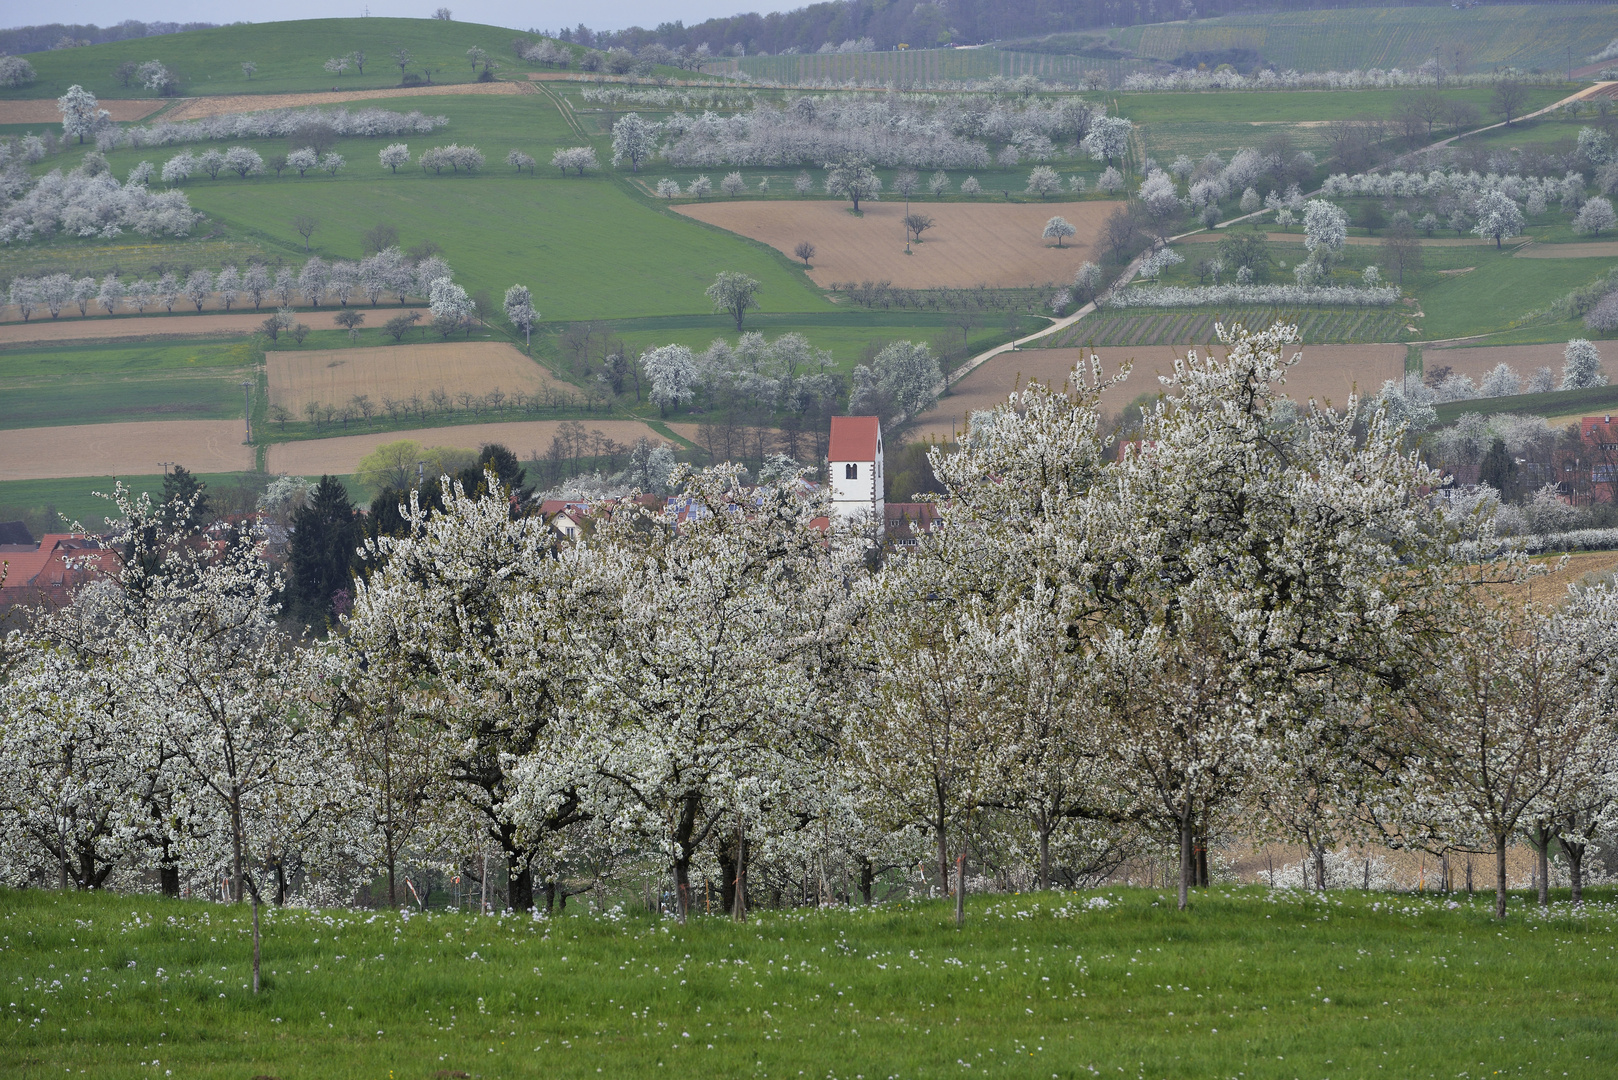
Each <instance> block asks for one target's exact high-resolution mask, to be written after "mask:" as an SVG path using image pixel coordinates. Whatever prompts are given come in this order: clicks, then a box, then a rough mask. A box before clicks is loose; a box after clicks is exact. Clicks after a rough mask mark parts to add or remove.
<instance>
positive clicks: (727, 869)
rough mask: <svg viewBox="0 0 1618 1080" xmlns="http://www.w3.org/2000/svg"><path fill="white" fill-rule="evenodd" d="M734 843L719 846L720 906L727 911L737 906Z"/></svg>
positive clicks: (736, 873)
mask: <svg viewBox="0 0 1618 1080" xmlns="http://www.w3.org/2000/svg"><path fill="white" fill-rule="evenodd" d="M733 844H734V841H733V842H732V844H721V845H720V846H719V851H718V855H719V906H720V907H722V908H724V909H725V910H726V911H734V910H735V908H736V878H737V876H738V872H737V868H736V848H735V847H734V846H733Z"/></svg>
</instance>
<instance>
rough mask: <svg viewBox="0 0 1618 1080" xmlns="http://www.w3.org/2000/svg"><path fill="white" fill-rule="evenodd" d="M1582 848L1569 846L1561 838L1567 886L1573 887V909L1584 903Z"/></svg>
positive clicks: (1577, 845)
mask: <svg viewBox="0 0 1618 1080" xmlns="http://www.w3.org/2000/svg"><path fill="white" fill-rule="evenodd" d="M1584 847H1585V845H1583V844H1570V843H1568V840H1567V837H1565V836H1564V837H1562V853H1563V854H1564V855H1566V856H1567V874H1568V879H1569V884H1570V885H1572V887H1573V890H1572V891H1573V896H1572V899H1573V906H1574V907H1578V906H1579V905H1581V904H1583V903H1584Z"/></svg>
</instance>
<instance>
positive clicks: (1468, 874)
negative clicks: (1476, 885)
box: [1466, 852, 1472, 896]
mask: <svg viewBox="0 0 1618 1080" xmlns="http://www.w3.org/2000/svg"><path fill="white" fill-rule="evenodd" d="M1466 895H1467V896H1471V895H1472V853H1471V852H1467V855H1466Z"/></svg>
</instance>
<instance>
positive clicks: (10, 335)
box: [0, 305, 428, 345]
mask: <svg viewBox="0 0 1618 1080" xmlns="http://www.w3.org/2000/svg"><path fill="white" fill-rule="evenodd" d="M204 306H205V307H206V305H204ZM410 310H411V309H410V308H388V309H386V310H385V311H384V312H383V313H382V314H383V316H384V318H385V319H390V318H392V317H393V316H395V315H398V314H400V313H401V312H402V313H406V314H408V313H409V312H410ZM8 311H9V309H8ZM336 314H337V313H336V312H335V311H329V310H327V309H325V308H322V309H321V310H319V311H300V312H298V318H299V319H300V320H301V321H303V322H305V323H307V324H309V326H310V327H312V328H313V329H316V330H336V329H339V327H338V325H337V324H336V323H335V322H333V321H332V319H333V318H334V317H335V316H336ZM268 315H269V313H268V312H267V311H258V312H255V311H253V310H252V309H251V308H249V309H248V310H247V311H245V312H243V311H241V310H240V309H239V308H238V310H236V311H233V312H231V313H230V314H229V315H223V314H221V315H169V314H167V313H166V312H160V313H159V314H156V315H135V316H129V317H124V316H119V317H116V318H108V317H105V316H103V317H99V318H98V317H96V316H93V315H92V316H90V317H89V318H83V319H79V318H74V319H68V318H62V319H51V318H48V317H47V318H44V319H41V318H40V317H39V316H38V315H35V316H34V318H33V319H32V320H31V321H29V322H20V321H18V322H0V345H14V344H20V343H23V342H30V341H111V340H115V339H118V338H132V339H133V338H152V337H164V338H170V337H199V336H204V335H209V336H212V335H220V336H223V335H227V334H250V333H252V332H253V331H254V330H257V329H258V328H259V326H260V325H261V324H262V323H263V322H264V320H265V319H266V318H267V317H268ZM427 317H428V316H427V313H426V311H425V310H424V311H423V312H422V319H423V320H424V321H425V320H426V319H427ZM376 321H377V323H378V324H379V325H380V323H381V322H382V321H384V319H377V320H376ZM361 333H364V329H363V328H362V330H361Z"/></svg>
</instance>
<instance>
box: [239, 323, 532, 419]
mask: <svg viewBox="0 0 1618 1080" xmlns="http://www.w3.org/2000/svg"><path fill="white" fill-rule="evenodd" d="M265 364H266V366H267V368H268V370H269V383H270V403H271V404H273V405H281V406H283V407H285V408H287V409H290V410H291V411H292V412H293V413H294V414H296V413H298V412H299V411H300V410H301V409H302V408H303V406H304V404H305V403H306V402H310V401H316V402H322V403H324V404H327V405H339V404H342V403H343V402H345V401H348V400H350V399H351V398H353V397H354V396H355V395H357V394H366V395H368V396H369V397H370V399H371V400H372V401H373V402H375V403H376V405H377V406H378V408H380V407H381V405H382V399H383V398H396V399H402V398H408V397H410V395H412V394H421V395H422V396H424V397H425V396H426V395H427V394H430V393H431V392H432V391H434V390H446V391H448V392H449V394H450V395H451V396H452V397H453V396H454V395H455V394H458V393H461V392H463V391H464V392H467V393H472V394H477V395H479V396H480V397H481V396H482V395H484V394H487V393H488V392H489V391H491V390H494V389H500V390H503V391H505V392H506V393H507V394H512V393H516V392H519V391H520V392H522V393H525V394H527V393H533V392H534V391H536V390H539V389H540V388H541V387H543V386H546V385H552V386H556V385H560V384H559V383H557V381H556V380H555V379H553V378H550V377H549V375H548V374H547V373H546V371H545V369H544V368H542V367H540V366H539V365H538V364H536V363H534V361H532V360H530V359H529V358H528V357H526V356H524V355H523V354H522V353H521V352H519V351H518V350H517V349H516V348H514V347H513V346H511V345H508V344H506V343H505V342H502V341H445V342H432V343H429V344H424V345H389V346H384V347H382V348H377V349H318V350H313V351H308V352H303V351H297V352H294V351H290V350H287V351H275V352H270V353H268V354H266V357H265Z"/></svg>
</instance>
